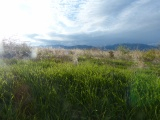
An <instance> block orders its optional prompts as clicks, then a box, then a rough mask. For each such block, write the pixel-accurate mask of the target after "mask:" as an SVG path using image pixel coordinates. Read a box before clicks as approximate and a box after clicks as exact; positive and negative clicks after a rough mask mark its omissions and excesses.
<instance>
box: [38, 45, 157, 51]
mask: <svg viewBox="0 0 160 120" xmlns="http://www.w3.org/2000/svg"><path fill="white" fill-rule="evenodd" d="M119 46H123V47H126V48H128V49H130V50H149V49H157V48H158V45H157V46H154V45H147V44H140V43H120V44H113V45H106V46H102V47H95V46H91V45H73V46H65V45H45V46H40V47H51V48H63V49H101V50H116V49H118V47H119Z"/></svg>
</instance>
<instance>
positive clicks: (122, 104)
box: [0, 59, 160, 120]
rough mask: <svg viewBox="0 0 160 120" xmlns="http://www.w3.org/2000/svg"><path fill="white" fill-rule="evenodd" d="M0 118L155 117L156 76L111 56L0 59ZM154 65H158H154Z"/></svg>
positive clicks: (159, 96) (159, 106)
mask: <svg viewBox="0 0 160 120" xmlns="http://www.w3.org/2000/svg"><path fill="white" fill-rule="evenodd" d="M4 62H5V64H6V65H5V66H3V67H0V119H1V120H32V119H33V120H120V119H121V120H123V119H127V120H146V119H157V120H158V119H160V101H159V100H160V82H159V81H160V76H159V74H157V73H156V72H155V71H156V70H155V69H153V68H156V67H152V69H149V68H148V69H138V68H132V65H133V63H132V62H127V61H124V62H123V61H121V60H112V59H110V60H109V59H108V60H105V59H99V60H96V59H95V60H94V59H85V60H83V61H81V62H79V64H78V65H74V64H73V63H72V62H68V61H66V62H57V60H54V59H52V60H47V59H45V60H17V59H10V60H9V59H6V60H4ZM156 69H158V68H156Z"/></svg>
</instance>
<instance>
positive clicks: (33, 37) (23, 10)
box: [0, 0, 160, 45]
mask: <svg viewBox="0 0 160 120" xmlns="http://www.w3.org/2000/svg"><path fill="white" fill-rule="evenodd" d="M6 1H7V2H5V3H3V2H0V16H1V18H2V20H1V22H0V25H1V28H0V32H1V33H2V32H3V33H4V32H6V33H8V32H9V33H19V34H21V35H22V36H24V39H28V40H29V41H31V42H32V43H35V44H37V42H38V41H39V43H44V42H45V41H46V43H47V44H48V43H52V44H53V43H55V44H59V43H61V44H63V43H64V44H90V45H104V44H114V43H122V42H129V43H133V42H139V43H148V44H150V43H158V42H159V41H160V36H159V34H160V32H159V31H160V22H159V20H160V2H159V0H127V1H126V0H118V1H117V0H112V1H111V0H94V1H93V0H41V1H39V0H27V1H25V0H15V1H14V2H12V4H8V3H9V2H10V0H6ZM2 3H3V4H2ZM6 6H7V7H6ZM9 8H10V9H9ZM2 11H7V12H5V14H4V12H2ZM6 20H7V22H6ZM4 23H5V24H4ZM36 41H37V42H36ZM50 41H51V42H50Z"/></svg>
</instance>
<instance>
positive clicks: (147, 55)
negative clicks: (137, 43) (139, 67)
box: [142, 50, 156, 62]
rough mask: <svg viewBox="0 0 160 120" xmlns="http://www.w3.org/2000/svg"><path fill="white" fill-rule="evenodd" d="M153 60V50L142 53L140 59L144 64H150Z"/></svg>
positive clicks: (154, 55)
mask: <svg viewBox="0 0 160 120" xmlns="http://www.w3.org/2000/svg"><path fill="white" fill-rule="evenodd" d="M155 58H156V54H155V50H148V51H146V52H144V53H143V55H142V59H143V60H144V61H145V62H151V61H153V60H154V59H155Z"/></svg>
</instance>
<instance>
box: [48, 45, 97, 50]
mask: <svg viewBox="0 0 160 120" xmlns="http://www.w3.org/2000/svg"><path fill="white" fill-rule="evenodd" d="M46 47H52V48H64V49H93V48H97V47H94V46H88V45H75V46H64V45H47V46H46Z"/></svg>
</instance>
